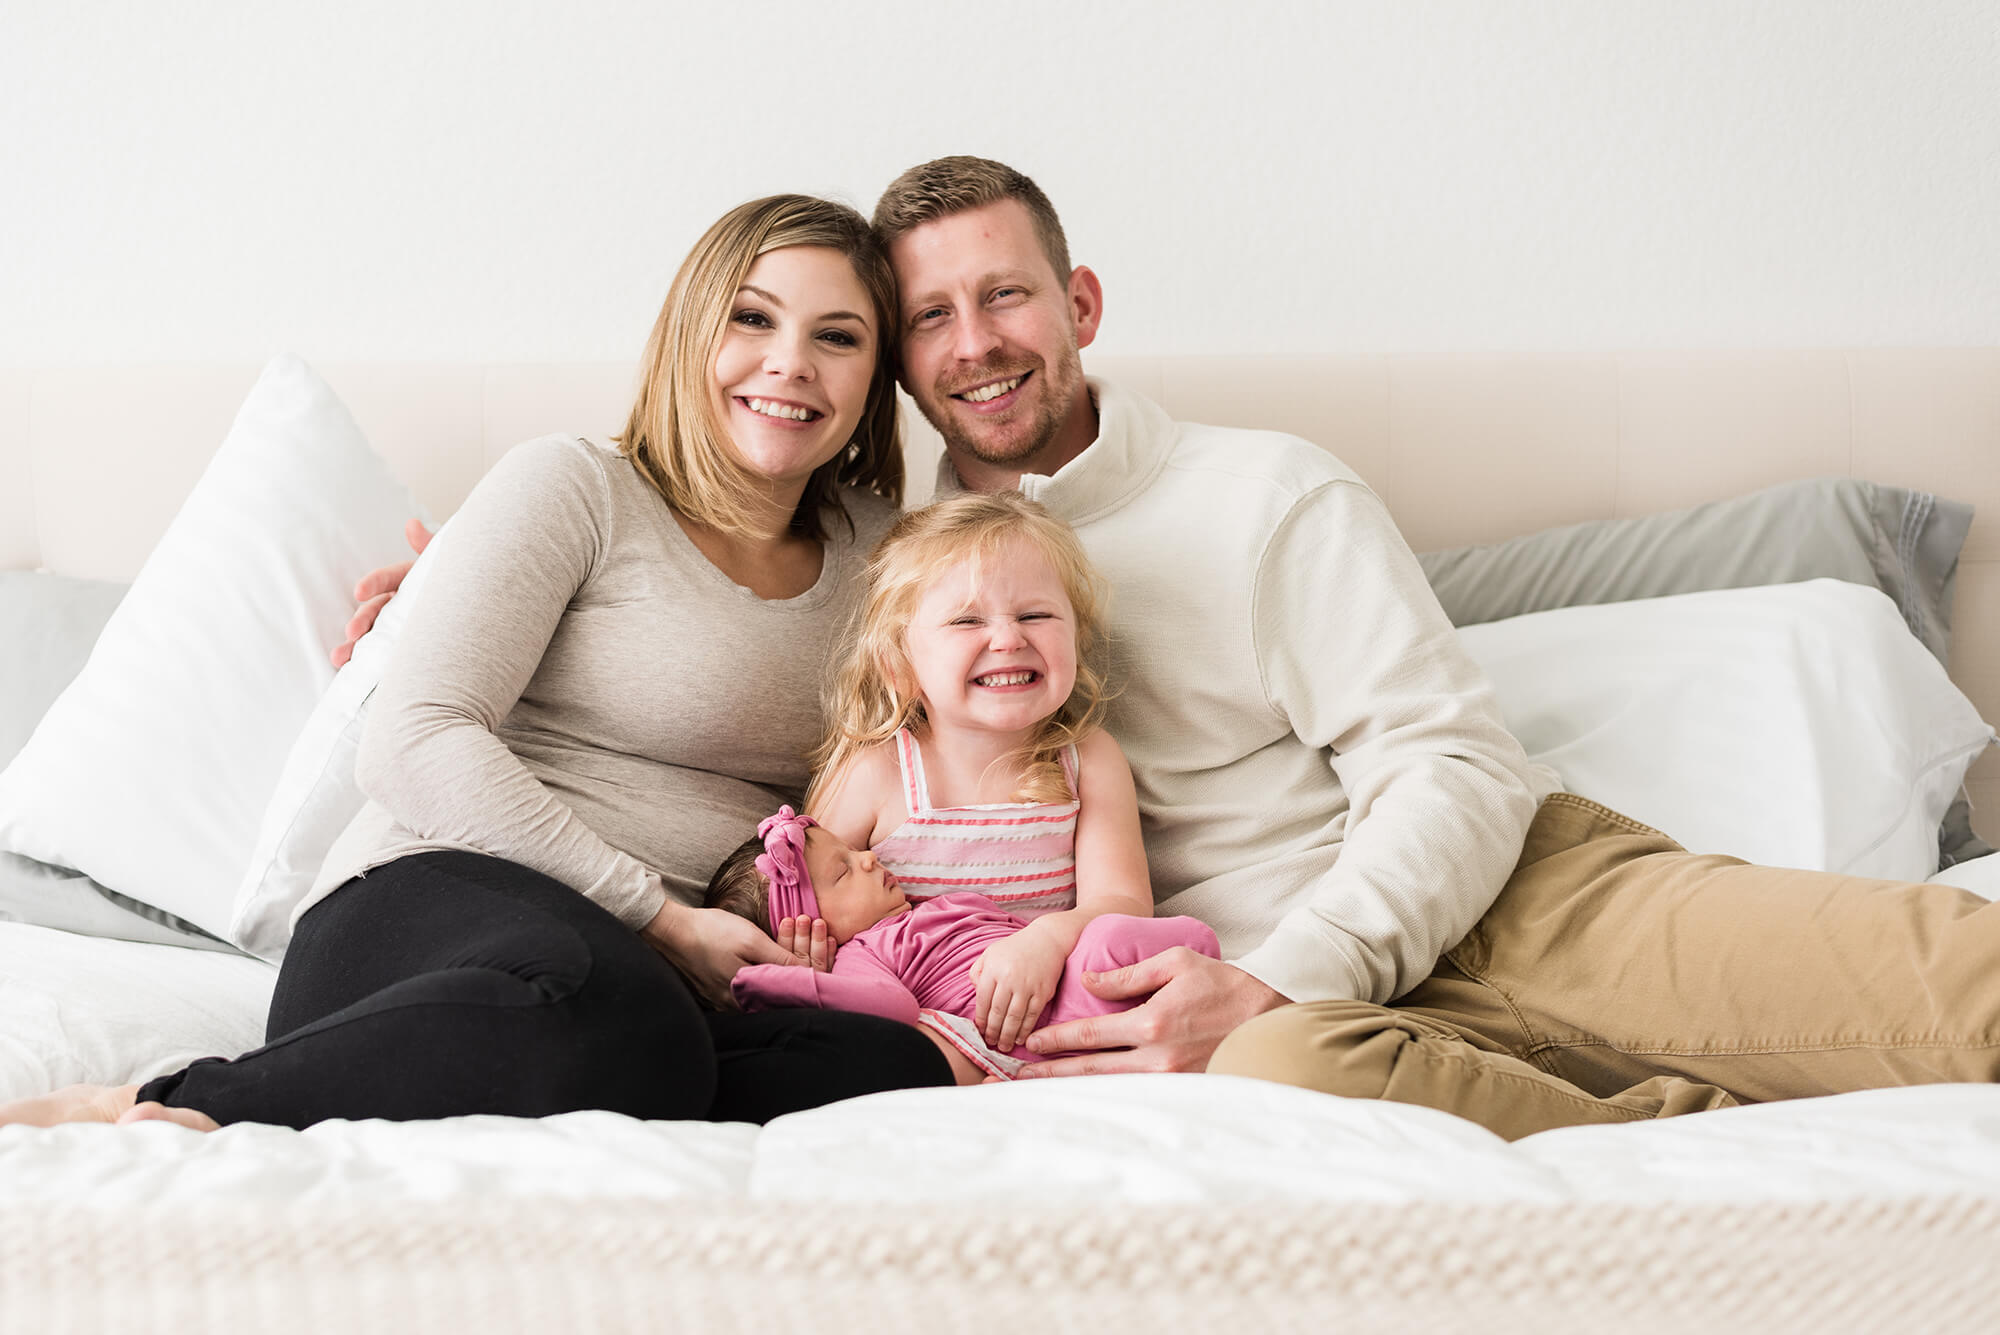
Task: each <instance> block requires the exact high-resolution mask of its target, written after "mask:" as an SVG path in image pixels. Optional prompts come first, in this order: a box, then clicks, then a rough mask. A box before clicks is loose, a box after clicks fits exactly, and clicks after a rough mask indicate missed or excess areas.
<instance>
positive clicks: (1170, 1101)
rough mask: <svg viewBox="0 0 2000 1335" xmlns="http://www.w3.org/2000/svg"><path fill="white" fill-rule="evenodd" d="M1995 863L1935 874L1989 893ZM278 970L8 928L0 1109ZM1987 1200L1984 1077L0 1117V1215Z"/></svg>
mask: <svg viewBox="0 0 2000 1335" xmlns="http://www.w3.org/2000/svg"><path fill="white" fill-rule="evenodd" d="M1985 861H1987V862H1991V863H1992V864H1993V866H1992V867H1990V868H1988V867H1984V866H1982V865H1980V864H1970V865H1968V866H1966V867H1961V868H1958V869H1954V872H1953V873H1951V874H1950V875H1951V879H1952V880H1954V881H1955V882H1957V883H1959V884H1961V885H1967V886H1970V887H1972V888H1978V889H1982V890H1986V891H1987V892H1989V893H1990V892H1991V891H1992V890H1993V889H1994V888H1996V887H2000V857H1996V858H1992V859H1986V860H1985ZM273 976H274V974H273V971H272V970H271V969H270V968H269V967H268V966H265V965H263V964H260V963H257V962H256V961H252V960H247V959H239V958H234V957H230V956H226V955H219V954H215V953H211V952H202V951H186V950H176V949H173V948H170V947H163V946H147V945H140V944H136V943H130V942H119V941H104V940H95V939H90V938H83V937H77V936H72V935H70V934H68V933H62V932H54V931H50V930H48V929H44V928H35V927H27V926H23V925H20V924H11V923H0V1019H4V1022H0V1098H12V1097H18V1096H20V1095H24V1094H33V1093H39V1092H42V1091H44V1090H46V1089H48V1088H50V1087H52V1086H54V1085H59V1084H64V1083H70V1082H73V1081H78V1080H90V1081H107V1082H109V1081H122V1080H129V1079H137V1078H142V1077H145V1076H149V1075H152V1074H156V1073H158V1072H161V1071H165V1070H171V1069H174V1068H176V1067H178V1066H179V1065H182V1064H184V1063H185V1062H187V1061H188V1060H191V1059H193V1058H195V1057H198V1056H205V1055H211V1054H216V1053H230V1052H235V1051H240V1050H242V1049H244V1048H246V1047H249V1046H253V1045H254V1044H255V1043H256V1042H258V1041H259V1039H260V1037H261V1029H262V1016H263V1013H264V1008H265V1005H266V1003H267V1001H268V997H269V991H270V986H271V981H272V978H273ZM1967 1192H1970V1193H1975V1194H1980V1195H1995V1196H2000V1087H1995V1086H1975V1085H1939V1086H1925V1087H1918V1088H1912V1089H1896V1090H1876V1091H1868V1092H1862V1093H1856V1094H1847V1095H1842V1096H1839V1097H1836V1098H1825V1099H1812V1100H1802V1101H1799V1102H1794V1103H1782V1104H1766V1105H1762V1106H1758V1107H1750V1108H1740V1109H1731V1110H1727V1111H1723V1112H1716V1113H1708V1114H1703V1115H1701V1116H1698V1117H1688V1118H1678V1119H1669V1120H1666V1121H1661V1122H1655V1123H1648V1124H1641V1125H1635V1126H1625V1127H1616V1128H1574V1129H1569V1130H1563V1131H1554V1132H1548V1133H1545V1134H1543V1135H1539V1136H1534V1137H1530V1138H1529V1139H1526V1140H1523V1141H1520V1142H1518V1143H1516V1144H1513V1145H1509V1144H1506V1143H1505V1142H1503V1141H1501V1140H1499V1139H1498V1138H1497V1137H1495V1136H1493V1135H1491V1134H1489V1133H1488V1132H1486V1131H1484V1130H1482V1129H1481V1128H1479V1127H1477V1126H1474V1125H1472V1124H1471V1123H1469V1122H1465V1121H1461V1120H1459V1119H1457V1118H1454V1117H1450V1116H1448V1115H1445V1114H1443V1113H1438V1112H1433V1111H1431V1110H1428V1109H1423V1108H1411V1107H1403V1106H1399V1105H1394V1104H1380V1103H1372V1102H1365V1101H1354V1100H1344V1099H1335V1098H1329V1097H1326V1096H1322V1095H1317V1094H1309V1093H1306V1092H1303V1091H1300V1090H1294V1089H1289V1088H1285V1087H1281V1086H1277V1085H1270V1084H1266V1083H1263V1082H1259V1081H1251V1080H1240V1079H1234V1078H1229V1077H1220V1076H1191V1075H1186V1076H1112V1077H1096V1078H1090V1079H1078V1080H1066V1081H1052V1082H1025V1083H1022V1084H1017V1085H1010V1086H988V1087H981V1088H976V1089H959V1090H911V1091H905V1092H901V1093H894V1094H884V1095H879V1096H876V1097H874V1098H869V1099H859V1100H854V1101H852V1102H848V1103H844V1104H837V1105H834V1106H832V1107H829V1108H823V1109H819V1110H816V1111H813V1112H810V1113H802V1114H799V1115H796V1116H793V1117H787V1118H782V1119H780V1120H778V1121H776V1122H774V1123H772V1124H771V1125H770V1126H768V1127H766V1128H762V1129H761V1130H760V1129H759V1128H756V1127H752V1126H747V1125H742V1124H726V1125H706V1124H700V1123H646V1122H639V1121H635V1120H633V1119H631V1118H627V1117H621V1116H618V1115H616V1114H611V1113H577V1114H571V1115H569V1116H565V1117H554V1118H548V1119H544V1120H540V1121H529V1120H519V1119H511V1118H501V1117H467V1118H455V1119H451V1120H447V1121H442V1122H427V1123H406V1124H398V1123H388V1122H332V1123H327V1124H324V1125H322V1126H318V1127H315V1128H313V1129H312V1130H310V1131H306V1132H303V1133H300V1132H293V1131H288V1130H284V1129H281V1128H273V1127H264V1126H237V1127H230V1128H226V1129H225V1130H223V1131H221V1132H219V1133H216V1134H213V1135H209V1136H202V1135H199V1134H197V1133H194V1132H189V1131H184V1130H182V1129H181V1128H178V1127H174V1126H169V1125H164V1124H154V1125H148V1126H141V1127H127V1128H113V1127H96V1126H73V1127H61V1128H55V1129H53V1130H36V1129H29V1128H23V1127H7V1128H0V1204H27V1203H56V1202H90V1203H92V1204H95V1205H120V1204H139V1203H159V1202H170V1201H176V1200H184V1201H203V1202H224V1203H227V1202H260V1201H294V1202H297V1201H320V1202H355V1201H380V1200H384V1199H395V1200H408V1201H444V1200H462V1199H465V1198H476V1197H493V1196H506V1197H515V1198H528V1197H606V1196H611V1197H639V1198H648V1199H663V1198H671V1197H688V1196H696V1197H708V1198H716V1197H722V1198H735V1199H742V1200H752V1201H770V1202H782V1201H800V1202H806V1201H820V1202H853V1203H863V1202H872V1203H896V1202H972V1201H984V1202H1015V1203H1020V1204H1040V1205H1045V1206H1046V1205H1052V1204H1058V1203H1065V1204H1075V1205H1088V1204H1093V1203H1109V1202H1128V1203H1154V1202H1161V1203H1164V1202H1181V1203H1185V1202H1204V1201H1213V1202H1245V1201H1257V1200H1284V1201H1342V1202H1382V1203H1389V1202H1393V1203H1403V1202H1419V1201H1427V1200H1430V1201H1462V1202H1464V1201H1488V1202H1503V1201H1507V1202H1558V1201H1614V1202H1634V1203H1639V1202H1663V1201H1732V1202H1746V1201H1770V1200H1814V1199H1827V1198H1854V1197H1890V1196H1915V1195H1926V1194H1940V1193H1967Z"/></svg>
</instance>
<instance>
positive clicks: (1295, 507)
mask: <svg viewBox="0 0 2000 1335" xmlns="http://www.w3.org/2000/svg"><path fill="white" fill-rule="evenodd" d="M1329 487H1361V488H1363V489H1364V490H1366V488H1367V484H1366V483H1364V482H1362V481H1360V480H1359V479H1358V478H1348V477H1330V478H1327V479H1325V480H1324V481H1322V482H1321V483H1320V484H1319V485H1318V486H1315V487H1310V488H1308V489H1306V490H1305V491H1303V492H1301V493H1300V494H1299V495H1297V496H1295V497H1293V498H1292V502H1291V504H1290V505H1288V506H1286V507H1285V513H1284V514H1283V515H1282V516H1280V517H1279V519H1278V522H1277V523H1275V524H1273V525H1272V526H1271V531H1270V532H1269V533H1267V534H1265V535H1264V546H1263V550H1261V551H1259V552H1258V553H1257V569H1256V572H1255V573H1254V574H1253V575H1252V576H1251V579H1250V659H1251V661H1252V662H1254V663H1255V664H1256V665H1257V689H1258V691H1259V692H1260V693H1261V694H1262V695H1263V697H1264V708H1266V709H1268V710H1270V711H1271V717H1273V718H1275V719H1277V720H1278V721H1279V722H1281V723H1286V724H1289V723H1290V722H1291V720H1290V719H1289V718H1288V717H1287V716H1286V714H1285V711H1284V710H1282V709H1280V708H1278V703H1277V701H1275V700H1273V699H1272V698H1271V679H1270V676H1269V674H1267V673H1266V672H1265V670H1264V645H1263V617H1262V615H1261V612H1262V604H1263V601H1264V571H1265V569H1266V567H1267V566H1268V564H1269V562H1270V560H1271V548H1272V547H1273V546H1274V545H1276V543H1277V541H1278V535H1279V534H1280V533H1282V532H1284V530H1285V528H1286V526H1287V525H1289V524H1291V523H1292V521H1293V520H1294V519H1296V518H1297V516H1298V513H1299V511H1300V510H1302V509H1304V508H1305V506H1306V503H1307V502H1309V501H1311V500H1312V499H1313V498H1314V497H1315V496H1319V495H1322V494H1324V493H1325V492H1326V490H1327V488H1329Z"/></svg>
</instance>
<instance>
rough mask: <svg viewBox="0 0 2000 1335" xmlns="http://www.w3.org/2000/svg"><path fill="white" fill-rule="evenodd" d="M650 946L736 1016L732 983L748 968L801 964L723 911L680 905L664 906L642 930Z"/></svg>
mask: <svg viewBox="0 0 2000 1335" xmlns="http://www.w3.org/2000/svg"><path fill="white" fill-rule="evenodd" d="M639 935H640V936H641V937H643V938H645V941H646V944H647V945H649V946H651V947H652V948H653V949H655V950H657V951H659V952H660V953H661V954H662V955H664V956H666V957H667V961H668V962H669V963H671V964H672V965H673V966H674V967H675V968H676V969H679V970H680V971H681V972H682V973H683V974H685V975H687V980H688V981H689V982H690V983H692V984H694V990H695V991H696V992H698V993H700V994H701V996H702V999H703V1000H705V1001H707V1002H708V1004H709V1005H711V1006H714V1007H715V1008H716V1009H718V1010H727V1011H733V1010H735V1009H736V1008H737V1007H736V1002H735V999H734V998H732V997H731V996H730V995H729V980H730V979H732V978H734V977H735V976H736V971H737V970H738V969H740V968H742V967H743V966H744V965H746V964H788V965H795V964H797V963H798V962H799V961H798V960H797V959H796V958H794V957H793V956H792V954H791V953H790V952H789V951H787V950H786V949H785V948H784V947H783V946H780V945H779V944H778V943H777V942H776V941H773V940H772V939H771V938H770V937H768V936H766V935H764V934H763V933H762V932H760V931H758V930H757V929H756V927H755V926H753V925H752V924H751V923H750V922H748V921H747V920H745V919H743V918H739V917H737V916H736V915H735V914H733V913H725V912H723V911H722V910H721V909H694V908H689V907H688V906H687V905H685V904H682V903H679V902H677V901H675V900H671V899H670V900H668V901H667V902H666V903H665V904H663V905H661V907H660V911H659V912H658V913H656V914H654V915H653V920H652V921H651V922H649V923H647V924H646V925H645V926H644V927H641V928H640V929H639Z"/></svg>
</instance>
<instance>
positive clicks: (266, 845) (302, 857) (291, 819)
mask: <svg viewBox="0 0 2000 1335" xmlns="http://www.w3.org/2000/svg"><path fill="white" fill-rule="evenodd" d="M450 529H451V525H450V524H449V523H447V524H445V526H444V527H443V528H441V529H439V530H438V531H437V533H436V534H434V535H433V536H432V538H431V541H430V545H429V546H427V547H425V548H424V554H423V556H422V557H420V558H419V559H418V561H417V563H416V565H414V566H412V567H411V569H410V573H409V574H408V575H406V576H404V578H403V583H402V586H401V588H399V589H398V590H397V592H396V596H395V597H394V598H391V599H390V600H389V601H388V602H387V603H385V604H384V605H383V607H382V614H381V615H380V616H378V617H377V618H376V619H375V626H374V628H373V629H372V630H370V631H369V632H368V633H367V634H366V635H364V636H362V637H361V639H360V640H359V641H358V642H356V644H355V646H354V656H353V657H352V658H350V659H349V660H348V662H347V666H346V667H344V668H342V669H341V670H340V673H339V675H338V676H336V677H334V679H333V685H331V686H329V687H328V688H327V690H326V693H325V694H324V695H322V696H320V698H319V703H318V704H317V705H315V706H314V707H313V712H312V716H311V717H310V718H308V719H307V720H306V724H305V727H303V728H301V729H300V730H299V735H298V738H297V740H295V741H294V742H293V743H292V749H291V754H289V755H288V756H287V757H286V758H285V764H284V768H283V770H282V771H281V772H280V774H279V776H278V782H277V786H276V787H275V788H274V789H273V790H272V793H271V800H270V803H269V805H267V806H266V807H265V809H264V819H263V822H262V824H261V826H260V828H259V829H258V832H257V846H256V848H255V850H254V851H253V852H252V854H251V857H250V864H249V870H248V871H247V872H246V873H245V874H244V876H243V881H242V884H241V885H240V886H239V887H238V889H237V892H236V904H235V909H234V912H233V913H232V915H231V922H230V924H229V939H230V940H231V941H233V942H235V943H236V944H237V945H239V946H241V947H243V949H245V950H247V951H249V952H250V953H251V954H253V955H258V956H261V957H262V958H264V959H267V960H278V959H281V958H283V956H284V953H285V947H286V946H287V945H288V944H290V942H291V939H292V922H291V918H292V910H293V909H295V908H297V907H298V905H299V903H300V901H301V900H303V899H304V898H305V897H306V893H307V892H308V891H310V890H311V889H312V886H313V881H314V879H315V878H316V877H317V876H318V875H319V869H320V864H321V863H323V862H325V861H326V855H327V852H328V850H330V849H331V848H332V847H333V841H334V840H335V839H336V838H338V837H339V836H340V832H341V831H342V830H345V829H346V828H347V826H348V823H349V822H351V821H352V820H353V819H354V818H355V816H357V815H359V814H360V812H361V808H362V805H363V804H364V803H366V802H367V800H368V799H367V797H366V796H365V795H364V794H363V793H362V791H361V789H360V787H359V786H358V785H357V784H356V783H355V782H354V756H355V752H356V751H357V750H358V749H359V748H360V745H361V729H362V725H363V724H364V723H365V722H366V721H367V717H368V699H369V697H370V696H372V695H374V694H375V687H376V686H377V685H379V684H380V683H381V681H382V672H383V669H384V668H385V667H386V666H387V665H388V662H389V657H390V653H391V650H392V649H393V648H394V646H395V643H396V640H397V638H398V637H399V636H400V635H401V634H402V627H403V622H404V621H406V620H407V619H408V617H409V612H410V609H411V608H412V607H414V606H415V605H416V598H417V591H418V590H419V589H420V588H422V587H423V583H424V579H425V577H426V574H427V572H428V571H429V570H430V568H431V564H432V563H431V553H432V552H434V551H436V550H437V549H438V547H439V545H440V544H441V543H443V542H444V541H445V534H446V533H447V532H449V531H450Z"/></svg>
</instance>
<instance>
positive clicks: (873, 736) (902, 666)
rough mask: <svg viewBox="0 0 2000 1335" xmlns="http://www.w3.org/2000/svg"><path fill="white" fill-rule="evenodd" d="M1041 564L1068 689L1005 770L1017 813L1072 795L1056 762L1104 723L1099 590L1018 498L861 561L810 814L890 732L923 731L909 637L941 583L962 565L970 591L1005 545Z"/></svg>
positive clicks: (1010, 495)
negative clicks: (856, 607) (1066, 615)
mask: <svg viewBox="0 0 2000 1335" xmlns="http://www.w3.org/2000/svg"><path fill="white" fill-rule="evenodd" d="M1016 538H1018V539H1021V540H1022V541H1025V542H1026V543H1028V545H1029V546H1031V547H1032V548H1034V549H1035V551H1037V552H1038V553H1040V554H1041V556H1042V558H1043V559H1044V560H1046V561H1047V562H1048V563H1049V568H1050V569H1051V570H1053V571H1054V572H1055V574H1056V578H1057V579H1058V580H1060V581H1061V582H1062V586H1063V592H1064V593H1065V594H1066V595H1068V597H1069V601H1070V606H1071V608H1073V609H1074V611H1075V613H1076V620H1075V623H1074V624H1075V626H1076V686H1075V688H1074V689H1073V690H1071V691H1070V694H1069V699H1068V700H1066V701H1064V702H1063V705H1062V708H1060V709H1058V710H1056V712H1055V713H1053V714H1051V715H1049V717H1048V718H1046V719H1043V720H1042V722H1041V723H1040V725H1039V726H1037V727H1036V729H1035V731H1034V732H1033V734H1032V735H1030V736H1029V738H1028V739H1027V741H1025V742H1024V743H1022V745H1021V747H1020V748H1019V749H1018V750H1016V751H1015V752H1013V753H1012V754H1011V755H1010V756H1009V757H1008V759H1009V760H1016V761H1018V762H1019V764H1020V767H1021V782H1020V785H1019V787H1018V788H1017V790H1016V792H1015V798H1016V800H1017V801H1024V802H1060V801H1064V800H1066V799H1068V798H1069V797H1071V796H1073V795H1074V794H1072V793H1071V791H1070V785H1069V780H1068V778H1067V777H1066V776H1065V775H1064V773H1063V768H1062V750H1063V748H1064V747H1066V746H1069V745H1070V744H1072V743H1074V742H1076V741H1078V740H1080V739H1081V738H1082V737H1084V736H1085V735H1086V734H1088V733H1089V732H1090V731H1091V730H1092V729H1094V728H1096V727H1098V726H1100V725H1101V724H1102V722H1103V720H1104V711H1105V706H1106V705H1107V704H1108V703H1109V701H1110V692H1109V690H1108V689H1107V687H1106V684H1105V675H1104V668H1103V664H1102V661H1101V655H1102V651H1103V643H1104V581H1103V579H1102V578H1101V577H1100V576H1099V575H1098V573H1097V570H1096V568H1095V567H1093V566H1092V565H1091V564H1090V558H1089V557H1087V556H1085V555H1084V553H1083V544H1082V543H1080V542H1078V541H1077V537H1076V533H1075V531H1074V530H1073V529H1071V528H1070V526H1069V525H1068V524H1065V523H1063V522H1062V521H1061V520H1060V519H1057V518H1056V517H1055V516H1053V515H1051V514H1050V513H1049V512H1048V511H1047V510H1045V509H1043V508H1042V507H1041V506H1040V505H1038V504H1036V503H1035V502H1034V501H1031V500H1029V499H1027V498H1026V497H1024V496H1022V495H1021V494H1020V493H1018V492H1011V491H1008V492H997V493H992V494H968V495H964V496H956V497H953V498H952V499H950V500H947V501H940V502H938V503H937V504H936V505H931V506H926V507H925V508H923V509H921V510H912V511H911V512H910V513H909V514H906V515H904V516H903V517H902V518H901V519H899V520H897V521H896V525H895V527H894V528H892V529H890V530H889V535H888V536H887V537H885V538H883V539H882V544H881V546H879V547H877V548H876V549H875V554H874V555H873V556H872V557H870V558H869V561H868V585H867V591H866V593H865V594H864V595H863V600H862V604H861V610H860V613H859V614H858V616H857V619H856V625H855V628H854V630H853V632H852V633H851V634H850V636H849V640H848V646H847V653H846V657H845V660H844V661H843V662H842V663H841V666H840V668H839V670H838V671H837V672H835V673H834V677H833V684H832V686H831V687H830V688H829V690H828V694H827V702H826V705H827V707H826V715H827V719H828V731H827V737H826V740H825V741H824V742H822V743H821V744H820V746H819V749H818V750H817V751H815V752H814V753H813V763H814V777H813V783H812V790H811V791H810V792H809V793H808V794H807V795H806V805H807V807H808V809H812V808H814V807H815V806H816V803H817V800H818V799H819V797H820V796H821V795H822V793H823V792H824V790H825V787H826V785H827V784H828V783H830V782H835V781H837V779H838V776H839V775H840V773H841V771H842V770H843V769H845V768H846V766H847V764H848V763H849V762H850V761H852V760H853V759H854V757H855V756H857V755H859V754H860V753H861V752H863V751H865V750H867V749H868V748H870V747H872V746H878V745H881V744H882V743H884V742H887V741H889V740H890V739H891V738H893V737H894V736H895V735H896V731H897V729H899V728H916V729H918V730H919V731H921V730H922V728H923V727H924V725H925V724H926V723H927V722H928V720H927V719H926V717H925V714H924V702H923V697H922V695H920V694H919V693H918V691H917V689H916V685H915V682H916V673H915V671H914V670H913V669H912V668H911V666H910V654H909V631H910V623H911V622H912V621H913V620H914V619H915V617H916V611H917V604H918V603H920V602H922V601H923V597H924V594H925V593H926V592H928V591H929V589H930V587H931V585H932V584H934V583H936V582H937V580H938V578H939V577H940V576H942V575H943V574H945V573H946V572H947V571H948V570H950V569H951V568H952V567H953V566H955V565H957V564H959V563H960V562H962V561H969V562H970V563H971V564H972V575H973V580H974V582H975V583H976V582H977V581H978V578H979V569H980V566H981V564H982V563H983V562H986V561H989V560H993V559H995V558H996V557H997V556H998V555H999V552H1000V549H1001V547H1002V546H1003V545H1004V544H1005V543H1006V542H1008V541H1009V540H1011V539H1016Z"/></svg>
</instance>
